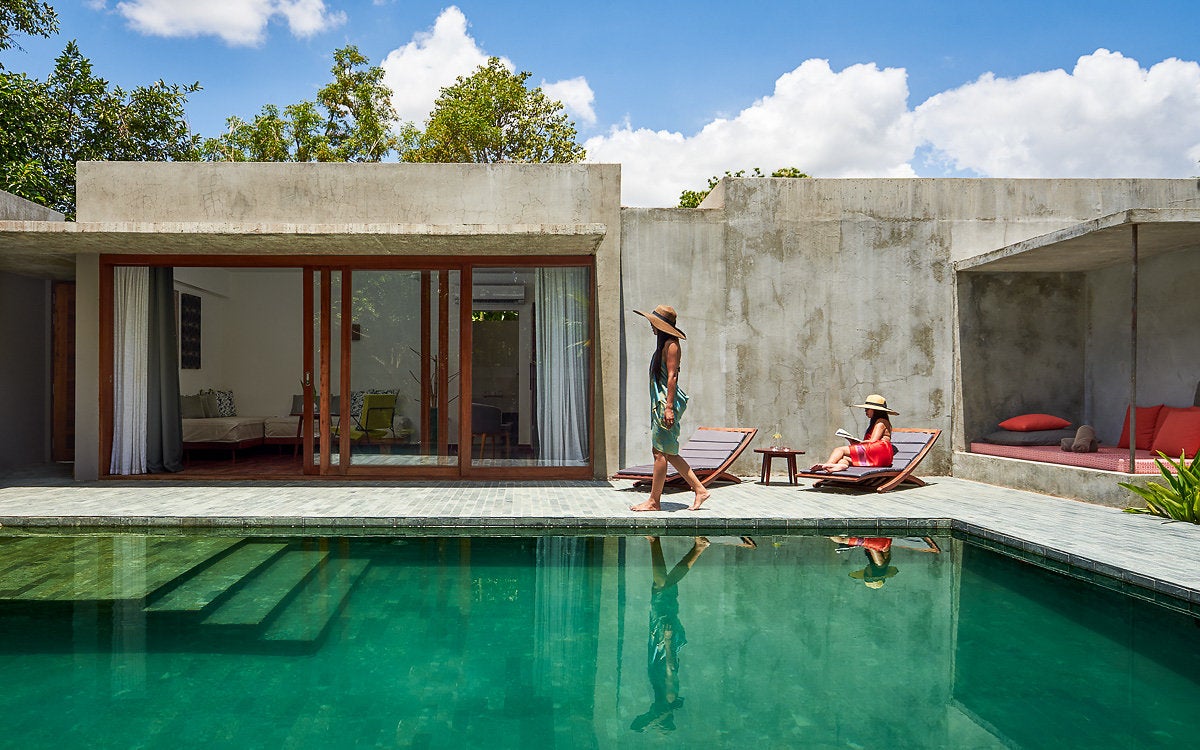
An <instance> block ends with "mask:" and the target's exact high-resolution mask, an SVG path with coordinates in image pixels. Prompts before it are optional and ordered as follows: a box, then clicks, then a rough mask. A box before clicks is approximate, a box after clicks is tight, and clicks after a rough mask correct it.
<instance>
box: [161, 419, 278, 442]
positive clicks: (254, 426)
mask: <svg viewBox="0 0 1200 750" xmlns="http://www.w3.org/2000/svg"><path fill="white" fill-rule="evenodd" d="M292 427H293V429H295V425H294V424H293V425H292ZM293 434H295V433H293ZM262 437H263V418H262V417H208V418H206V419H185V420H183V442H185V443H240V442H241V441H243V440H254V439H255V438H258V439H259V440H261V439H262Z"/></svg>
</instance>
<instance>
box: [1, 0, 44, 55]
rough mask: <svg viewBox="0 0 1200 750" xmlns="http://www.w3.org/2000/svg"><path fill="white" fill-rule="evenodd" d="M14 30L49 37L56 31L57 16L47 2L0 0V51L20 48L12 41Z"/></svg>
mask: <svg viewBox="0 0 1200 750" xmlns="http://www.w3.org/2000/svg"><path fill="white" fill-rule="evenodd" d="M14 31H16V32H18V33H21V34H32V35H33V36H44V37H46V38H49V37H51V36H53V35H55V34H57V33H58V16H57V15H56V14H55V12H54V8H51V7H50V4H49V3H39V2H35V1H34V0H0V51H3V50H6V49H9V48H11V47H16V48H17V49H21V46H20V45H19V44H17V43H16V42H14V41H13V37H12V34H13V32H14ZM0 70H4V64H3V63H0Z"/></svg>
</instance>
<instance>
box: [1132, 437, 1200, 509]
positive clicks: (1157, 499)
mask: <svg viewBox="0 0 1200 750" xmlns="http://www.w3.org/2000/svg"><path fill="white" fill-rule="evenodd" d="M1158 455H1160V456H1162V457H1163V460H1165V461H1166V462H1167V463H1168V464H1170V465H1171V467H1172V468H1174V470H1175V471H1174V472H1172V471H1170V470H1169V469H1168V468H1167V467H1166V466H1165V465H1164V464H1163V462H1162V461H1159V460H1155V462H1154V463H1156V464H1158V470H1159V471H1161V472H1162V475H1163V477H1164V478H1166V480H1167V486H1166V487H1164V486H1163V485H1161V484H1159V483H1158V482H1150V483H1149V484H1148V485H1146V486H1145V487H1138V486H1136V485H1133V484H1129V483H1128V482H1119V484H1120V485H1121V486H1122V487H1124V488H1125V489H1127V490H1129V491H1130V492H1133V493H1135V494H1137V495H1140V496H1141V497H1142V499H1144V500H1145V501H1146V507H1145V508H1126V509H1125V512H1126V513H1149V514H1151V515H1155V516H1162V517H1163V518H1173V519H1175V520H1176V521H1190V522H1191V523H1195V524H1200V454H1197V455H1196V456H1194V457H1193V458H1192V462H1191V463H1190V464H1188V463H1187V461H1186V460H1185V459H1184V457H1183V454H1182V453H1180V454H1179V461H1178V462H1176V461H1175V460H1174V459H1170V458H1167V456H1166V455H1164V454H1162V453H1159V454H1158Z"/></svg>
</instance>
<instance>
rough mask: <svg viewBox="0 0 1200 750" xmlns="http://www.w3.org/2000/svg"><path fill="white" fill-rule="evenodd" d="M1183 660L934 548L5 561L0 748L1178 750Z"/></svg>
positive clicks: (741, 543) (69, 550)
mask: <svg viewBox="0 0 1200 750" xmlns="http://www.w3.org/2000/svg"><path fill="white" fill-rule="evenodd" d="M706 542H707V544H706ZM885 546H886V547H887V548H886V550H884V549H881V548H883V547H885ZM885 553H886V554H885ZM656 581H657V584H656ZM1198 634H1200V630H1198V629H1197V624H1196V621H1195V620H1193V619H1192V618H1191V617H1189V616H1187V615H1185V614H1182V613H1179V612H1177V611H1173V610H1171V609H1168V608H1164V607H1160V606H1156V605H1153V604H1149V603H1146V602H1144V601H1141V600H1138V599H1135V598H1132V597H1128V596H1124V595H1122V594H1120V593H1117V592H1114V591H1110V590H1107V589H1104V588H1101V587H1097V586H1091V585H1088V584H1085V583H1082V582H1080V581H1077V580H1074V579H1071V578H1068V577H1064V576H1062V575H1059V574H1057V573H1054V572H1051V571H1047V570H1043V569H1041V568H1038V567H1035V566H1031V565H1028V564H1025V563H1022V562H1019V561H1016V560H1014V559H1011V558H1010V557H1007V556H1004V555H1000V554H997V553H995V552H993V551H991V550H988V549H985V548H983V547H981V546H977V545H975V544H973V543H971V541H970V540H962V539H951V538H948V537H933V538H928V539H926V538H921V537H913V538H903V539H902V538H893V539H891V541H890V543H889V544H885V543H884V542H883V541H881V540H879V539H876V540H865V539H862V538H844V539H840V540H834V539H831V538H828V537H811V536H809V537H805V536H774V537H773V536H755V537H753V538H752V539H749V540H747V539H745V538H743V537H737V536H733V537H709V538H707V539H704V538H699V540H698V539H697V538H693V537H678V536H662V537H658V538H648V537H643V536H629V537H616V536H613V537H587V536H577V537H570V536H517V535H514V536H507V537H461V538H460V537H335V536H330V537H292V536H259V537H237V536H219V535H216V536H214V535H206V536H167V535H163V536H156V535H150V536H143V535H92V536H6V537H0V644H2V645H0V675H3V676H4V681H5V687H4V689H3V690H2V691H0V711H2V714H0V715H3V716H4V719H5V728H4V731H3V732H2V733H0V745H5V746H7V745H12V746H23V747H47V746H55V747H59V748H65V747H97V746H102V747H165V746H183V747H186V746H192V745H200V744H204V745H206V746H209V747H301V746H304V747H312V746H318V745H324V746H331V747H359V746H368V747H401V748H408V747H414V748H418V747H420V748H424V747H429V748H438V747H464V746H480V745H485V746H488V747H492V748H506V747H529V746H538V747H618V746H619V747H626V746H634V747H639V746H660V745H663V744H669V745H697V746H700V745H703V746H709V747H711V746H716V747H723V746H738V747H821V748H825V747H882V746H893V747H932V748H959V747H979V748H987V747H1029V748H1033V747H1056V748H1069V747H1089V748H1091V747H1139V748H1141V747H1172V748H1178V747H1182V746H1187V745H1189V744H1194V743H1195V742H1196V741H1197V740H1196V738H1197V736H1200V716H1198V714H1200V712H1197V711H1196V706H1197V705H1200V684H1198V682H1197V678H1196V676H1197V675H1200V656H1197V654H1196V649H1195V647H1194V644H1195V641H1196V636H1197V635H1198Z"/></svg>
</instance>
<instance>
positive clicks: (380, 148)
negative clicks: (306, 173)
mask: <svg viewBox="0 0 1200 750" xmlns="http://www.w3.org/2000/svg"><path fill="white" fill-rule="evenodd" d="M331 72H332V73H333V80H332V81H331V82H330V83H328V84H326V85H325V86H324V87H322V88H321V90H320V91H318V92H317V100H316V101H315V102H311V101H302V102H299V103H297V104H290V105H288V106H287V107H284V109H283V111H282V112H280V109H279V107H277V106H276V105H274V104H267V105H264V106H263V108H262V110H261V111H260V112H259V113H258V114H257V115H255V116H254V119H253V120H251V121H250V122H246V121H245V120H243V119H241V118H240V117H236V116H234V117H230V118H229V119H228V120H226V121H225V123H226V126H227V128H228V130H227V132H226V133H225V134H223V135H221V136H218V137H216V138H209V139H207V140H205V141H204V146H203V158H204V159H205V160H206V161H295V162H310V161H335V162H336V161H353V162H378V161H382V160H383V159H384V157H386V156H387V155H388V154H390V153H392V152H393V151H395V150H397V148H398V147H399V146H400V139H399V138H398V137H397V136H396V135H395V134H393V133H392V130H391V127H392V124H393V123H394V122H395V120H396V110H395V109H394V108H393V107H392V90H391V89H389V88H388V87H387V85H386V84H385V83H384V82H383V68H380V67H378V66H372V65H371V64H370V61H369V60H367V58H366V57H364V56H363V55H362V54H361V53H360V52H359V51H358V48H357V47H355V46H354V45H349V46H346V47H343V48H342V49H339V50H336V51H335V52H334V53H333V67H332V68H331Z"/></svg>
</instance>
